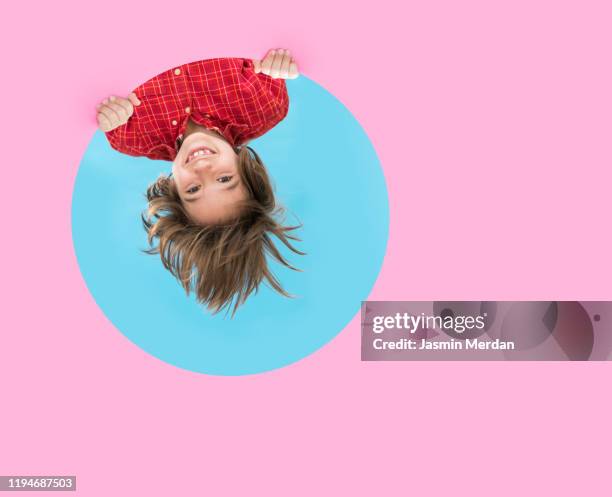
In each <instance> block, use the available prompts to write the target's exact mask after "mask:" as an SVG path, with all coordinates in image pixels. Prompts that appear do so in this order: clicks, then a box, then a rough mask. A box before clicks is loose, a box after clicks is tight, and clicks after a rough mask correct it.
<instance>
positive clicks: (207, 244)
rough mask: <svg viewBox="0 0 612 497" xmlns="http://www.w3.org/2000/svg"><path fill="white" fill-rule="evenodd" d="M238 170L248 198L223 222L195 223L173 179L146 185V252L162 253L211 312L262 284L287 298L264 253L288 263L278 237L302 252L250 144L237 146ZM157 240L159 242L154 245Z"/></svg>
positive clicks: (238, 301) (227, 306) (166, 263)
mask: <svg viewBox="0 0 612 497" xmlns="http://www.w3.org/2000/svg"><path fill="white" fill-rule="evenodd" d="M237 153H238V171H239V174H240V177H241V179H242V182H243V184H244V185H245V187H246V190H247V193H248V198H247V200H246V201H244V202H242V203H241V204H240V205H239V206H238V209H237V212H238V215H237V216H236V217H235V218H234V219H233V220H231V221H228V222H227V223H225V224H222V225H207V226H202V225H197V224H195V223H193V222H192V221H191V220H190V219H189V216H188V215H187V213H186V211H185V209H184V208H183V204H182V202H181V199H180V197H179V194H178V191H177V188H176V184H175V182H174V180H173V179H172V178H171V177H168V176H161V177H160V178H158V179H157V181H155V182H154V183H153V184H151V185H150V186H149V188H148V189H147V193H146V197H147V200H148V202H149V208H148V209H147V211H146V212H144V213H143V214H142V222H143V225H144V228H145V230H146V231H147V234H148V242H149V245H150V248H149V249H146V250H145V252H146V253H148V254H160V257H161V260H162V263H163V265H164V267H165V268H166V269H167V270H169V271H170V272H171V273H172V274H173V275H174V276H175V277H176V279H177V280H178V281H179V282H180V283H181V285H182V286H183V288H184V289H185V292H186V293H187V295H189V294H190V292H191V291H194V292H195V294H196V298H197V300H198V302H200V303H202V304H204V305H206V306H207V307H208V309H209V310H211V311H212V312H214V313H217V312H219V311H221V310H222V309H227V310H229V309H230V308H231V307H232V306H233V310H232V316H233V315H234V313H235V312H236V310H237V309H238V307H239V306H240V305H242V304H243V303H244V302H245V301H246V299H247V298H248V297H249V295H251V294H252V293H253V292H257V290H258V288H259V285H260V284H261V283H262V282H267V283H268V284H269V285H270V286H271V287H272V288H273V289H274V290H276V291H277V292H278V293H280V294H281V295H284V296H286V297H290V296H291V295H289V294H288V293H287V292H286V291H285V290H284V289H283V287H282V286H281V284H280V282H279V281H278V279H277V278H276V277H275V276H274V274H273V273H272V272H271V271H270V268H269V267H268V264H267V260H266V254H268V255H270V256H272V257H273V258H274V259H276V260H277V261H278V262H280V263H281V264H282V265H283V266H285V267H288V268H290V269H293V270H296V271H299V269H297V268H295V267H294V266H292V265H291V264H290V263H289V262H288V261H287V260H286V258H285V257H283V255H282V254H281V253H280V252H279V250H278V248H277V247H276V246H275V244H274V241H273V238H272V237H276V238H277V239H278V240H280V241H281V242H282V243H283V244H284V245H285V246H286V247H287V248H289V249H290V250H291V251H292V252H294V253H296V254H300V255H304V252H301V251H299V250H298V249H296V248H295V247H294V246H293V245H292V243H291V240H294V241H300V239H299V238H297V237H296V236H294V235H293V234H292V233H291V232H292V231H294V230H296V229H298V228H300V227H301V225H298V226H283V224H282V221H280V220H279V218H280V217H281V216H282V214H283V213H284V210H283V208H282V207H280V206H278V205H276V200H275V198H274V191H273V188H272V184H271V182H270V178H269V176H268V173H267V171H266V168H265V166H264V164H263V162H262V161H261V159H260V157H259V156H258V155H257V153H256V152H255V151H254V150H253V149H252V148H250V147H247V146H244V147H241V148H239V149H237ZM156 242H157V244H156Z"/></svg>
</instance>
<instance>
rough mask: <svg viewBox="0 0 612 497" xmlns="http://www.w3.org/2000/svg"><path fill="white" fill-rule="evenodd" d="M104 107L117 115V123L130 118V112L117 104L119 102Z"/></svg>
mask: <svg viewBox="0 0 612 497" xmlns="http://www.w3.org/2000/svg"><path fill="white" fill-rule="evenodd" d="M130 105H131V104H130ZM106 106H107V107H108V108H109V109H111V110H112V111H113V112H114V113H115V114H117V117H118V119H119V121H127V120H128V119H129V118H130V115H131V114H130V112H129V111H128V109H126V108H125V107H124V106H123V105H122V104H120V103H119V100H114V101H112V102H109V103H108V104H106Z"/></svg>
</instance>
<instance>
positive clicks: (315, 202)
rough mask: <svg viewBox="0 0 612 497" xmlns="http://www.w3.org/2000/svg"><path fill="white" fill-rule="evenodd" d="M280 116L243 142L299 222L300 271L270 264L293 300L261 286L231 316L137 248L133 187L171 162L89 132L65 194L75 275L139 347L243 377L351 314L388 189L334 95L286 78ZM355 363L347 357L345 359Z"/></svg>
mask: <svg viewBox="0 0 612 497" xmlns="http://www.w3.org/2000/svg"><path fill="white" fill-rule="evenodd" d="M287 88H288V91H289V96H290V102H291V104H290V111H289V115H288V116H287V118H286V119H285V120H283V121H282V122H281V123H280V124H279V125H278V126H276V127H275V128H274V129H272V130H271V131H270V132H268V133H267V134H266V135H265V136H263V137H261V138H259V139H257V140H255V141H253V142H251V143H250V145H251V146H252V147H253V148H254V149H255V150H256V151H257V152H258V153H259V154H260V156H261V157H262V159H263V161H264V163H265V164H266V166H267V168H268V170H269V172H270V175H271V177H272V178H273V181H274V184H275V190H276V195H277V199H278V201H279V203H280V204H282V205H284V206H285V207H286V209H287V211H288V213H289V215H288V216H287V218H286V221H287V223H289V224H295V223H297V222H302V223H303V228H301V229H300V230H298V231H297V232H296V234H297V235H298V236H299V237H300V238H301V239H302V240H303V241H302V242H296V247H297V248H299V249H300V250H302V251H304V252H306V253H307V255H305V256H300V255H297V254H293V253H291V252H289V251H288V250H286V249H284V248H283V247H281V245H282V244H280V243H279V244H277V245H278V246H279V248H280V249H281V252H282V253H283V255H286V256H287V258H288V259H289V261H290V262H291V263H292V264H293V265H295V266H297V267H298V268H300V269H301V270H302V272H295V271H291V270H290V269H287V268H284V267H282V266H280V265H279V264H277V263H275V262H274V261H270V265H271V268H272V269H273V271H274V272H275V274H276V275H277V276H278V278H279V280H280V281H281V283H282V284H283V286H284V288H285V289H286V290H287V291H288V292H289V293H291V294H293V295H294V296H295V298H293V299H290V298H285V297H282V296H280V295H278V294H277V293H275V292H274V291H273V290H272V289H270V288H268V287H266V286H262V287H261V288H260V290H259V292H258V293H257V294H256V295H253V296H251V297H250V298H249V299H248V301H247V302H246V304H245V305H243V306H242V307H241V308H239V309H238V311H237V312H236V315H235V317H234V318H233V319H231V318H230V316H229V315H227V316H226V315H225V314H223V313H220V314H217V315H216V316H213V315H211V314H210V313H209V312H208V311H207V310H206V309H205V308H204V307H202V306H201V305H199V304H198V303H197V302H196V301H195V299H194V298H193V296H191V297H187V296H186V295H185V293H184V291H183V289H182V288H181V287H180V286H179V284H178V282H177V281H176V280H175V279H174V278H173V276H172V275H171V274H170V273H169V272H168V271H166V270H165V269H164V268H163V266H162V264H161V262H160V259H159V256H158V255H154V256H153V255H147V254H144V253H143V252H142V249H145V248H147V241H146V233H145V231H144V229H143V227H142V224H141V221H140V214H141V212H142V211H143V210H145V208H146V205H147V204H146V199H145V197H144V192H145V190H146V187H147V186H148V185H149V184H150V183H151V182H153V181H154V180H155V179H156V178H157V177H158V176H159V174H160V173H168V172H169V171H170V168H171V163H170V162H164V161H152V160H150V159H147V158H144V157H130V156H127V155H123V154H120V153H118V152H116V151H115V150H113V149H112V148H111V147H110V145H109V144H108V142H107V141H106V138H105V136H104V135H103V133H101V132H99V131H98V132H96V133H95V135H94V137H93V139H92V141H91V143H90V144H89V147H88V149H87V151H86V153H85V156H84V157H83V160H82V161H81V164H80V168H79V172H78V175H77V178H76V182H75V185H74V192H73V199H72V236H73V241H74V247H75V251H76V255H77V259H78V263H79V266H80V268H81V272H82V274H83V277H84V278H85V281H86V283H87V286H88V288H89V290H90V292H91V293H92V295H93V297H94V299H95V300H96V302H97V303H98V305H99V306H100V308H101V309H102V311H103V312H104V314H105V315H106V316H107V317H108V318H109V319H110V320H111V322H112V323H113V324H114V325H115V326H116V327H117V328H118V329H119V330H120V331H121V332H122V333H123V334H124V335H125V336H126V337H127V338H128V339H129V340H131V341H132V342H134V343H135V344H136V345H138V346H139V347H141V348H142V349H143V350H145V351H146V352H148V353H150V354H152V355H153V356H155V357H157V358H159V359H161V360H163V361H165V362H167V363H170V364H173V365H175V366H178V367H180V368H184V369H187V370H191V371H197V372H200V373H205V374H214V375H245V374H254V373H259V372H263V371H268V370H272V369H276V368H280V367H283V366H286V365H288V364H291V363H293V362H295V361H298V360H299V359H301V358H303V357H306V356H308V355H309V354H312V353H313V352H315V351H316V350H317V349H319V348H320V347H322V346H323V345H325V344H326V343H327V342H329V341H330V340H331V339H332V338H334V336H336V335H337V334H338V333H339V332H340V331H341V330H342V329H343V328H344V327H345V326H346V325H347V324H348V323H349V321H350V320H351V319H352V318H353V317H354V316H355V314H356V313H357V312H358V311H359V309H360V305H361V301H362V300H365V299H366V298H367V296H368V294H369V293H370V290H371V289H372V286H373V285H374V282H375V280H376V277H377V275H378V273H379V271H380V267H381V265H382V261H383V258H384V255H385V249H386V245H387V237H388V230H389V207H388V199H387V189H386V186H385V180H384V176H383V172H382V169H381V167H380V163H379V161H378V158H377V156H376V152H375V151H374V148H373V147H372V144H371V143H370V141H369V139H368V137H367V136H366V134H365V132H364V131H363V129H362V128H361V126H360V125H359V123H358V122H357V121H356V119H355V118H354V117H353V116H352V115H351V113H350V112H349V111H348V110H347V109H346V107H344V106H343V105H342V104H341V103H340V102H339V101H338V100H337V99H336V98H335V97H334V96H333V95H331V94H330V93H329V92H327V91H326V90H325V89H323V88H322V87H321V86H319V85H317V84H316V83H314V82H313V81H311V80H310V79H308V78H306V77H304V76H300V77H299V78H298V79H296V80H292V81H288V82H287ZM356 360H357V358H356Z"/></svg>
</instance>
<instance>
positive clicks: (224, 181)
mask: <svg viewBox="0 0 612 497" xmlns="http://www.w3.org/2000/svg"><path fill="white" fill-rule="evenodd" d="M231 180H232V176H221V177H220V178H218V179H217V181H218V182H219V183H227V182H228V181H231Z"/></svg>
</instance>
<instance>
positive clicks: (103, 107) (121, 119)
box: [96, 93, 140, 133]
mask: <svg viewBox="0 0 612 497" xmlns="http://www.w3.org/2000/svg"><path fill="white" fill-rule="evenodd" d="M134 105H140V100H138V97H137V96H136V94H135V93H130V94H129V95H128V98H121V97H114V96H113V97H108V98H107V99H105V100H103V101H102V103H99V104H98V105H96V110H97V111H98V115H97V119H98V127H99V128H100V129H101V130H102V131H104V132H105V133H106V132H107V131H111V130H113V129H115V128H118V127H119V126H121V125H122V124H125V123H126V122H127V121H128V119H129V118H130V117H132V114H133V113H134Z"/></svg>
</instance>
